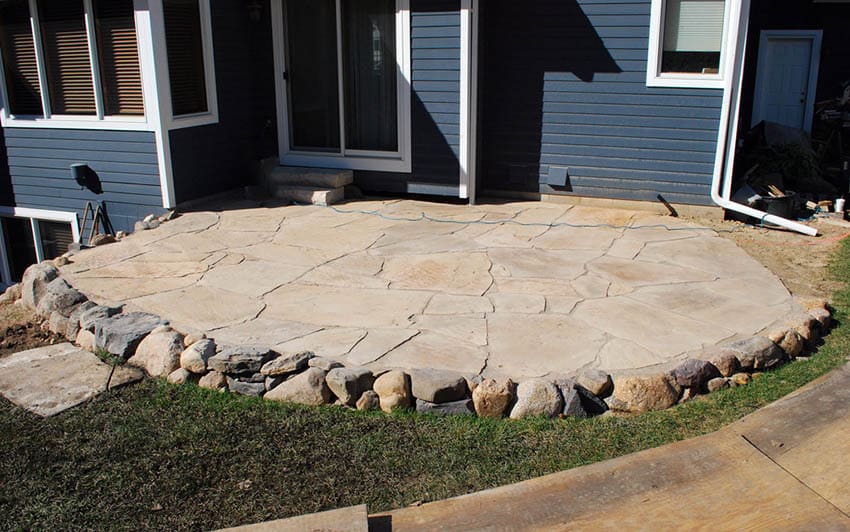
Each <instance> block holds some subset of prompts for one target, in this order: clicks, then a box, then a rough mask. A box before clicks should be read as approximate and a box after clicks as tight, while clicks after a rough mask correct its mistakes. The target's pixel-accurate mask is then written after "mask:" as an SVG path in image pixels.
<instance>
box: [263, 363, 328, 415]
mask: <svg viewBox="0 0 850 532" xmlns="http://www.w3.org/2000/svg"><path fill="white" fill-rule="evenodd" d="M265 398H266V399H269V400H271V401H286V402H290V403H299V404H304V405H312V406H319V405H324V404H327V403H330V401H331V391H330V389H329V388H328V385H327V383H326V382H325V371H324V370H321V369H319V368H309V369H308V370H307V371H305V372H304V373H300V374H298V375H296V376H294V377H293V378H291V379H289V380H287V381H285V382H282V383H280V384H279V385H278V386H277V387H275V388H274V389H272V390H271V391H269V392H267V393H266V395H265Z"/></svg>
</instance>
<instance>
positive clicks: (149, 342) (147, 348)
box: [127, 329, 183, 377]
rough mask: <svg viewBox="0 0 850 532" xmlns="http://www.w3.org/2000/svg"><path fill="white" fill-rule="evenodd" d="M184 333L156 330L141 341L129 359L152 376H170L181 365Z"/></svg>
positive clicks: (129, 362)
mask: <svg viewBox="0 0 850 532" xmlns="http://www.w3.org/2000/svg"><path fill="white" fill-rule="evenodd" d="M182 351H183V335H182V334H180V333H179V332H177V331H173V330H167V329H166V330H154V331H153V332H151V333H150V334H149V335H147V336H146V337H145V339H144V340H142V341H141V342H140V343H139V346H138V347H137V348H136V353H135V354H134V355H133V356H132V357H130V360H128V361H127V363H128V364H131V365H133V366H137V367H140V368H142V369H144V370H145V371H146V372H148V375H151V376H152V377H168V376H169V375H171V373H173V372H174V371H175V370H177V369H178V368H179V367H180V353H181V352H182Z"/></svg>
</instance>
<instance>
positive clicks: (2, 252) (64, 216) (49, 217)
mask: <svg viewBox="0 0 850 532" xmlns="http://www.w3.org/2000/svg"><path fill="white" fill-rule="evenodd" d="M0 217H9V218H28V219H29V221H30V227H31V228H32V237H33V242H34V243H35V257H36V262H41V261H43V260H44V247H43V245H42V242H41V231H40V229H39V227H38V222H39V221H45V222H65V223H69V224H71V235H72V236H73V238H74V242H79V241H80V224H79V220H78V219H77V213H75V212H66V211H51V210H46V209H30V208H25V207H0ZM0 272H2V274H3V275H2V279H0V286H9V284H11V282H12V270H11V268H10V267H9V257H8V254H7V253H6V241H5V236H4V235H3V231H2V228H0Z"/></svg>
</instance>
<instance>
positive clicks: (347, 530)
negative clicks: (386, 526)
mask: <svg viewBox="0 0 850 532" xmlns="http://www.w3.org/2000/svg"><path fill="white" fill-rule="evenodd" d="M303 530H334V531H339V532H368V531H369V521H368V518H367V515H366V505H365V504H363V505H361V506H352V507H351V508H341V509H339V510H331V511H329V512H321V513H318V514H309V515H302V516H299V517H291V518H289V519H280V520H277V521H268V522H265V523H257V524H255V525H246V526H240V527H235V528H227V529H222V530H219V532H272V531H274V532H289V531H292V532H302V531H303Z"/></svg>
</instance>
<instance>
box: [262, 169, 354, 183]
mask: <svg viewBox="0 0 850 532" xmlns="http://www.w3.org/2000/svg"><path fill="white" fill-rule="evenodd" d="M267 182H268V184H269V186H270V187H274V186H275V185H293V186H299V187H318V188H340V187H344V186H345V185H350V184H352V183H353V182H354V172H352V171H351V170H335V169H330V168H298V167H294V166H275V167H273V168H272V169H271V170H270V171H269V172H268V175H267Z"/></svg>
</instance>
